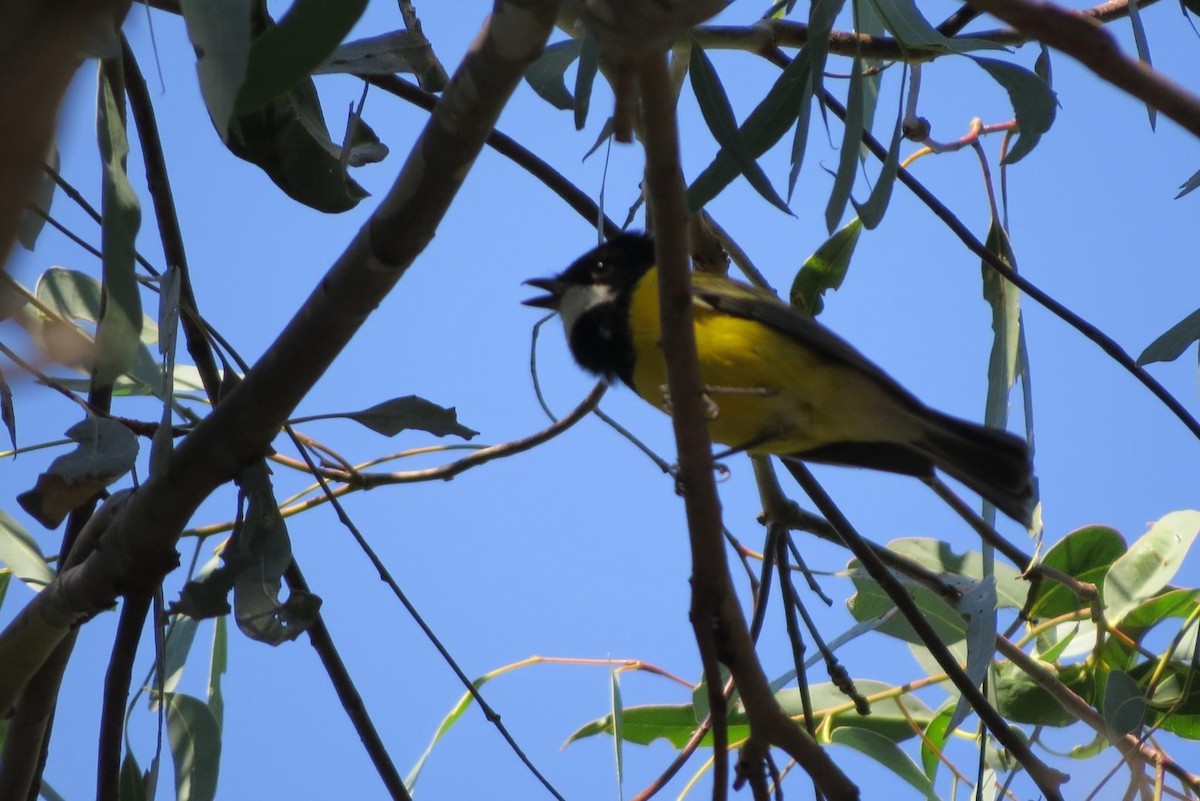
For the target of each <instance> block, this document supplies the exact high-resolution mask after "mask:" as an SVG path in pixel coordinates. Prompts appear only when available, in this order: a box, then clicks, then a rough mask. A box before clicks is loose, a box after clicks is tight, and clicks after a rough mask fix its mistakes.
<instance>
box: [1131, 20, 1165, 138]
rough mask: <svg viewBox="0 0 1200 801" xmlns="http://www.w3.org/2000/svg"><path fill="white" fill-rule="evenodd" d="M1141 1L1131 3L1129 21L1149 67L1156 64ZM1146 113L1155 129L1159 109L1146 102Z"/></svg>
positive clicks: (1135, 42)
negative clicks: (1147, 35) (1143, 21)
mask: <svg viewBox="0 0 1200 801" xmlns="http://www.w3.org/2000/svg"><path fill="white" fill-rule="evenodd" d="M1140 5H1141V3H1140V2H1134V3H1130V4H1129V22H1130V25H1131V26H1132V27H1133V43H1134V47H1136V48H1137V54H1138V61H1141V62H1142V63H1143V64H1145V65H1146V67H1148V68H1152V67H1153V66H1154V62H1153V61H1151V60H1150V41H1149V40H1148V39H1147V38H1146V26H1145V25H1143V24H1142V12H1141V10H1140V9H1139V8H1138V6H1140ZM1146 114H1147V116H1149V118H1150V130H1152V131H1153V130H1154V126H1155V124H1156V123H1157V122H1158V110H1157V109H1156V108H1155V107H1154V106H1152V105H1150V104H1149V103H1147V104H1146Z"/></svg>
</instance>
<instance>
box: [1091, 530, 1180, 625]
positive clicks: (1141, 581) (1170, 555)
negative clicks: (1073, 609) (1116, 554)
mask: <svg viewBox="0 0 1200 801" xmlns="http://www.w3.org/2000/svg"><path fill="white" fill-rule="evenodd" d="M1197 533H1200V512H1197V511H1194V510H1188V511H1181V512H1172V513H1170V514H1168V515H1166V516H1164V517H1163V518H1161V519H1160V520H1159V521H1158V522H1156V523H1155V524H1154V525H1153V526H1151V527H1150V530H1149V531H1148V532H1146V533H1145V534H1144V535H1142V536H1141V537H1140V538H1139V539H1138V540H1137V541H1136V542H1134V543H1133V545H1131V546H1130V547H1129V550H1128V551H1127V552H1126V553H1125V554H1124V555H1123V556H1122V557H1121V558H1120V559H1118V560H1117V561H1116V562H1114V563H1113V566H1112V568H1111V569H1110V570H1109V571H1108V575H1106V576H1105V577H1104V586H1103V593H1102V594H1103V598H1104V614H1105V618H1106V619H1107V620H1108V622H1109V623H1111V624H1113V625H1117V624H1119V623H1120V622H1121V620H1122V619H1123V618H1124V617H1125V615H1127V614H1128V613H1129V612H1131V611H1132V610H1133V609H1134V608H1136V607H1137V606H1138V605H1139V604H1141V602H1142V601H1145V600H1146V599H1147V598H1150V597H1151V596H1153V595H1155V594H1156V593H1157V592H1158V591H1159V590H1160V589H1162V588H1163V587H1164V586H1165V585H1166V584H1167V582H1168V581H1170V580H1171V578H1172V577H1173V576H1174V575H1175V572H1176V571H1177V570H1179V566H1180V565H1181V564H1182V563H1183V559H1184V557H1185V556H1187V552H1188V549H1189V548H1190V547H1191V545H1192V541H1193V540H1194V539H1195V538H1196V534H1197Z"/></svg>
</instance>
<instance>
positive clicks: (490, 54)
mask: <svg viewBox="0 0 1200 801" xmlns="http://www.w3.org/2000/svg"><path fill="white" fill-rule="evenodd" d="M556 11H557V3H555V2H553V0H507V1H506V0H499V2H497V4H496V9H495V13H494V14H493V15H492V16H491V17H490V18H489V19H488V21H487V22H486V24H485V26H484V29H483V31H482V33H481V35H480V37H479V38H478V39H477V40H476V43H475V45H474V46H473V47H472V49H471V51H470V52H469V53H468V54H467V56H466V57H465V59H464V61H463V63H462V65H461V66H460V67H459V69H458V71H457V72H456V74H455V76H454V78H453V80H452V81H451V83H450V85H449V87H448V88H447V90H446V93H445V95H444V96H443V98H442V101H441V103H439V105H438V107H437V109H435V110H434V112H433V114H432V116H431V117H430V119H429V122H428V123H427V125H426V126H425V130H424V131H423V133H422V135H421V137H420V138H419V140H418V141H417V143H416V144H415V145H414V147H413V151H412V153H411V154H410V156H409V158H408V160H407V161H406V163H405V165H404V167H403V169H402V170H401V173H400V175H399V177H398V178H397V180H396V182H395V184H394V185H393V187H392V189H391V191H390V192H389V193H388V194H387V196H386V197H384V199H383V200H382V202H381V203H380V205H379V208H378V209H377V210H376V211H375V213H374V214H373V215H372V217H371V218H370V220H369V221H368V222H367V224H366V225H365V226H364V228H363V229H362V230H360V232H359V234H358V235H357V236H356V237H355V238H354V240H353V241H352V242H351V243H350V244H349V245H348V247H347V249H346V251H345V252H344V253H343V254H342V255H341V257H339V258H338V260H337V262H336V263H335V264H334V265H333V267H332V268H331V269H330V271H329V272H328V273H327V274H326V275H325V276H324V277H323V278H322V279H321V281H320V282H319V283H318V285H317V287H316V289H315V290H314V291H313V293H312V295H311V296H310V297H309V299H308V300H307V301H306V302H305V304H304V305H303V307H302V308H301V309H300V310H299V311H298V312H297V314H296V315H295V317H294V318H293V319H292V321H291V322H290V323H289V324H288V326H287V327H286V328H285V329H284V331H283V332H282V333H281V334H280V335H279V337H278V338H277V339H276V341H275V342H274V344H273V345H272V346H271V347H270V348H269V349H268V351H267V353H266V354H264V356H263V357H262V359H261V360H260V361H259V362H258V363H257V364H256V365H255V366H254V368H253V369H251V370H250V371H249V372H248V373H247V374H246V377H245V379H244V380H243V381H242V382H241V383H239V384H238V385H237V387H236V388H235V389H234V390H233V391H232V392H231V393H230V394H229V395H228V397H226V398H225V399H224V400H223V401H222V402H221V403H220V404H219V405H218V406H217V407H216V408H215V409H214V410H213V412H212V413H211V414H210V415H209V416H208V417H207V418H205V419H204V420H203V421H202V422H201V423H200V424H199V425H198V426H197V427H196V429H195V431H193V432H192V433H191V434H190V435H189V436H187V437H186V438H185V439H184V440H183V441H182V442H181V443H180V445H179V447H178V449H177V450H176V451H175V454H174V458H173V459H172V461H171V464H170V465H169V467H168V468H167V470H165V471H164V472H163V473H161V474H159V475H157V476H152V477H151V478H150V479H149V480H148V481H147V482H146V483H145V484H144V485H142V487H141V488H140V489H139V490H138V491H137V493H136V494H134V495H132V496H130V497H129V498H128V501H127V502H126V503H124V504H123V505H122V506H121V507H120V509H119V510H116V520H115V521H114V522H113V524H112V526H111V527H109V529H108V530H107V531H106V532H105V547H104V548H101V549H97V550H95V551H93V552H92V553H91V554H90V555H89V556H88V558H87V559H86V561H84V562H83V563H82V564H80V565H77V566H75V567H72V568H69V569H67V570H64V571H63V572H61V573H60V574H59V575H58V576H57V577H55V579H54V580H53V581H52V582H51V583H50V584H48V585H47V586H46V588H45V589H43V590H42V592H40V593H39V594H38V595H37V596H35V597H34V598H33V599H32V600H31V601H30V602H29V603H28V604H27V605H26V606H25V607H24V608H23V609H22V610H21V611H20V612H19V613H18V614H17V616H16V618H15V619H14V620H13V621H12V622H10V624H9V625H8V626H7V627H6V628H5V629H4V631H3V632H0V663H3V664H4V665H5V670H4V676H3V678H2V679H0V685H2V686H0V708H3V709H7V708H8V707H9V706H11V704H12V702H13V700H14V698H15V696H16V694H17V693H18V692H19V691H20V689H21V687H22V686H23V685H24V684H25V682H26V681H27V680H28V678H29V677H30V676H31V675H32V674H33V672H34V671H35V670H36V669H37V666H38V665H40V664H41V663H42V662H43V661H44V660H45V658H46V657H47V656H48V655H49V653H50V652H51V651H52V650H53V649H54V647H55V646H56V645H57V643H58V642H59V641H61V640H62V638H63V637H65V636H66V634H67V633H68V632H69V631H70V629H71V627H72V626H73V625H74V624H76V623H77V622H79V621H81V620H82V619H85V618H86V617H87V616H89V615H91V614H94V613H96V612H99V611H101V610H104V609H107V608H109V607H110V606H111V605H112V603H113V601H114V599H115V598H116V597H117V596H118V595H119V594H122V593H124V592H137V591H141V590H145V589H147V588H151V587H153V586H154V585H155V584H157V582H158V581H159V580H160V578H161V577H162V576H163V575H165V574H166V573H167V572H169V571H170V570H172V569H173V568H174V567H175V565H176V564H177V563H178V556H177V554H176V553H175V543H176V540H177V538H178V536H179V533H180V531H182V529H183V527H184V525H185V524H186V523H187V520H188V519H189V518H190V517H191V515H192V513H193V512H194V511H195V510H196V508H197V507H198V506H199V505H200V503H201V502H202V501H203V500H204V499H205V498H207V497H208V496H209V495H210V494H211V493H212V492H213V490H215V489H216V488H217V487H218V486H220V485H221V484H223V483H225V482H226V481H228V480H230V479H231V478H232V477H233V476H235V475H236V474H237V472H238V470H239V469H240V468H241V467H242V465H244V464H247V463H249V462H250V461H251V460H253V459H257V458H261V457H262V454H263V452H264V451H265V450H266V449H267V447H268V445H269V443H270V442H271V440H273V439H274V437H275V435H276V432H277V431H278V430H279V427H280V426H281V425H282V424H283V422H284V421H285V420H286V419H287V418H288V416H289V415H290V413H291V412H292V410H293V409H294V408H295V406H296V404H297V403H298V402H299V400H300V399H301V398H302V397H304V395H305V394H306V393H307V392H308V390H309V389H310V388H311V387H312V385H313V384H314V383H315V382H316V381H317V379H318V378H319V377H320V376H321V375H322V374H323V373H324V371H325V369H326V368H327V367H328V366H329V364H330V363H331V362H332V361H333V359H334V358H335V357H336V356H337V355H338V354H339V353H340V352H341V350H342V348H343V347H344V346H345V345H346V343H347V342H348V341H349V340H350V338H351V337H352V336H353V335H354V334H355V333H356V332H357V331H358V329H359V327H360V326H361V325H362V323H363V322H364V321H365V320H366V318H367V316H368V315H369V314H370V312H371V311H372V310H374V309H375V308H376V307H377V306H378V305H379V303H380V302H381V300H382V299H383V297H384V296H385V295H386V294H387V292H388V291H389V290H390V289H392V287H393V286H394V285H395V284H396V283H397V282H398V281H399V280H400V278H401V277H402V276H403V275H404V272H405V271H406V270H407V268H408V266H409V265H410V264H411V263H412V262H413V260H414V259H415V258H416V257H417V255H418V254H419V253H420V252H421V250H422V249H423V248H424V247H425V245H426V244H427V243H428V242H429V240H430V239H431V238H432V237H433V234H434V231H435V229H436V227H437V225H438V223H439V222H440V221H441V219H442V217H443V215H444V214H445V212H446V209H447V208H448V206H449V204H450V202H451V201H452V200H453V198H454V196H455V195H456V193H457V191H458V189H459V187H460V186H461V185H462V181H463V180H464V179H465V177H466V175H467V173H468V171H469V168H470V166H471V163H472V162H473V161H474V159H475V158H476V156H477V155H478V153H479V151H480V149H481V148H482V147H483V143H484V141H485V140H486V138H487V135H488V134H489V133H490V132H491V130H492V127H493V125H494V124H495V121H496V119H497V117H498V116H499V114H500V110H501V109H502V108H503V106H504V103H505V102H506V101H507V99H508V97H509V96H510V95H511V93H512V91H513V90H514V89H515V88H516V86H517V84H518V83H519V81H520V80H521V76H522V75H523V74H524V70H525V67H526V65H527V64H529V63H530V62H531V61H532V60H533V59H534V58H535V57H536V56H537V55H538V54H539V53H540V52H541V49H542V46H543V45H544V43H545V41H546V38H547V37H548V35H549V32H550V28H551V25H552V23H553V20H554V16H555V13H556ZM103 512H104V510H103V509H102V510H101V513H103Z"/></svg>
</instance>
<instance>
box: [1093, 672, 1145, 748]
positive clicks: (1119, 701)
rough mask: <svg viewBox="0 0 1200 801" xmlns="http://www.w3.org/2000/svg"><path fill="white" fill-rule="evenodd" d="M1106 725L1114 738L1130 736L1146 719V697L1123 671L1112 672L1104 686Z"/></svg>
mask: <svg viewBox="0 0 1200 801" xmlns="http://www.w3.org/2000/svg"><path fill="white" fill-rule="evenodd" d="M1101 711H1102V713H1103V715H1104V723H1105V725H1106V726H1107V727H1108V732H1109V734H1111V735H1112V736H1113V737H1121V736H1123V735H1126V734H1129V733H1130V732H1132V731H1133V730H1135V729H1136V728H1137V727H1138V726H1140V725H1142V721H1143V720H1145V718H1146V696H1145V694H1144V693H1143V692H1142V690H1141V688H1140V687H1138V684H1137V682H1136V681H1134V680H1133V678H1132V677H1131V676H1130V675H1129V674H1128V673H1126V672H1124V671H1122V670H1110V671H1109V673H1108V681H1107V682H1106V683H1105V685H1104V703H1103V705H1102V710H1101Z"/></svg>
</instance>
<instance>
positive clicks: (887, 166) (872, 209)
mask: <svg viewBox="0 0 1200 801" xmlns="http://www.w3.org/2000/svg"><path fill="white" fill-rule="evenodd" d="M903 132H904V131H903V125H902V122H901V119H900V118H897V119H896V127H895V129H894V130H893V131H892V141H891V144H889V145H888V152H887V158H885V159H884V160H883V169H881V170H880V171H879V177H878V178H877V179H876V180H875V188H874V189H872V190H871V194H870V196H869V197H868V198H867V202H866V203H863V204H862V205H859V204H858V203H854V198H850V202H851V203H853V204H854V210H855V211H857V212H858V216H859V219H861V220H862V224H863V226H864V227H865V228H866V229H867V230H868V231H873V230H874V229H875V227H876V226H878V225H879V223H880V222H881V221H882V220H883V213H884V212H885V211H887V207H888V203H890V202H891V199H892V188H893V187H894V186H895V185H896V174H897V172H899V169H900V142H901V140H902V139H903V138H904V137H903Z"/></svg>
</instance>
